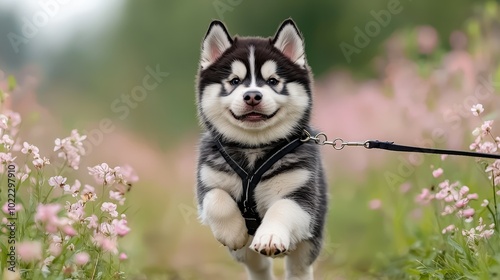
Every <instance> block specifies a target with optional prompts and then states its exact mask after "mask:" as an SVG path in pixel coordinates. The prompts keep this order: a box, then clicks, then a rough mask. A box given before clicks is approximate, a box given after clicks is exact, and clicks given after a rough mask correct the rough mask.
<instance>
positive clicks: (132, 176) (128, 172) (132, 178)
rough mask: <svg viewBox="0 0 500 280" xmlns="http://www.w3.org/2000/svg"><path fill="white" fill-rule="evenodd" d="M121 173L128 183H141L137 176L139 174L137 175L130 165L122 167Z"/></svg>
mask: <svg viewBox="0 0 500 280" xmlns="http://www.w3.org/2000/svg"><path fill="white" fill-rule="evenodd" d="M120 173H121V174H122V176H123V179H124V180H125V181H126V182H127V183H130V184H133V183H136V182H137V181H139V176H137V173H135V171H134V169H133V168H132V166H130V165H124V166H121V167H120Z"/></svg>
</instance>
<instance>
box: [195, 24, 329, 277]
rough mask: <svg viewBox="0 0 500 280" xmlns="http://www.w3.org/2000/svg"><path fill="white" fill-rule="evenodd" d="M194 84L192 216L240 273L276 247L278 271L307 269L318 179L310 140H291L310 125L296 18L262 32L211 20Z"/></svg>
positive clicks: (322, 199)
mask: <svg viewBox="0 0 500 280" xmlns="http://www.w3.org/2000/svg"><path fill="white" fill-rule="evenodd" d="M196 89H197V108H198V117H199V120H200V122H201V124H202V126H203V127H204V128H205V132H204V134H203V136H202V138H201V140H200V145H199V158H198V171H197V201H198V208H199V213H200V219H201V221H202V222H203V223H204V224H206V225H208V226H209V227H210V229H211V230H212V233H213V235H214V237H215V239H217V240H218V241H219V242H220V243H222V244H223V245H225V246H227V247H228V248H229V249H230V252H231V254H232V255H233V257H234V258H235V259H236V260H237V261H239V262H242V263H244V264H245V267H246V270H247V273H248V276H249V279H259V280H262V279H264V280H265V279H273V273H272V258H274V257H280V256H285V257H286V259H285V265H286V275H285V277H286V279H313V269H312V264H313V262H314V261H315V259H316V258H317V257H318V255H319V253H320V249H321V245H322V239H323V227H324V223H325V214H326V211H327V195H326V188H327V186H326V182H325V178H324V174H323V167H322V164H321V159H320V154H319V151H318V148H317V145H316V144H314V142H310V141H309V142H306V141H300V140H304V131H309V132H310V133H312V131H311V128H310V127H309V119H310V115H311V106H312V93H311V90H312V75H311V72H310V69H309V66H308V64H307V62H306V57H305V53H304V42H303V40H302V36H301V33H300V32H299V30H298V28H297V26H296V25H295V23H294V22H293V21H292V20H291V19H288V20H286V21H284V22H283V23H282V24H281V26H280V27H279V28H278V31H277V32H276V35H275V36H274V37H272V38H261V37H238V36H236V37H231V35H230V34H229V33H228V31H227V29H226V27H225V26H224V24H223V23H222V22H220V21H213V22H212V23H211V24H210V26H209V28H208V31H207V33H206V36H205V38H204V40H203V43H202V50H201V61H200V67H199V72H198V77H197V85H196ZM292 144H293V145H295V146H294V147H293V148H291V149H292V150H290V149H288V148H289V146H290V145H292ZM286 149H288V151H284V150H286ZM276 154H279V156H276ZM272 161H274V163H273V164H272V166H270V162H272ZM263 166H264V167H263ZM259 171H260V173H259ZM249 174H250V175H249ZM255 174H258V177H259V178H258V179H257V180H255V178H254V175H255ZM255 176H257V175H255ZM252 184H253V185H252ZM249 186H250V187H249ZM243 200H244V201H243ZM242 201H243V202H242ZM247 202H248V203H250V204H251V207H250V206H248V205H246V204H247ZM248 209H250V211H249V212H252V211H253V212H254V213H253V216H252V215H250V216H248V215H247V214H248V213H249V212H247V210H248ZM270 257H271V258H270Z"/></svg>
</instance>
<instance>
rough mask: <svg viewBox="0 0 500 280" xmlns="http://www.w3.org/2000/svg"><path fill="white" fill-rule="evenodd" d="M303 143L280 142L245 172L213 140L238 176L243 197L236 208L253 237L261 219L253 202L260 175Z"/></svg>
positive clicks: (297, 141)
mask: <svg viewBox="0 0 500 280" xmlns="http://www.w3.org/2000/svg"><path fill="white" fill-rule="evenodd" d="M303 143H304V141H302V139H300V138H296V139H293V140H291V141H288V140H287V141H282V142H281V143H279V144H278V145H277V146H276V148H274V149H273V150H272V151H270V152H269V153H268V154H266V155H265V156H264V157H263V158H261V159H259V160H258V161H257V162H256V163H255V167H254V168H253V170H251V171H250V172H249V171H246V170H245V169H243V167H241V166H240V165H239V164H238V163H237V162H236V161H235V160H234V159H233V158H232V157H231V156H230V155H229V154H228V153H227V152H226V150H225V149H224V147H223V146H222V143H221V142H220V138H216V139H215V145H216V146H217V149H218V150H219V152H220V154H221V155H222V157H223V158H224V159H225V160H226V162H227V163H228V164H229V166H231V168H232V169H233V170H234V172H236V174H238V176H240V178H241V183H242V187H243V196H242V198H241V199H240V200H239V201H237V204H238V208H239V209H240V212H241V215H242V216H243V218H244V219H245V224H246V227H247V230H248V234H250V235H254V234H255V231H257V228H258V227H259V226H260V223H261V221H262V220H261V218H260V216H259V213H258V212H257V203H256V202H255V196H254V193H255V188H256V187H257V184H259V182H260V180H261V178H262V175H264V173H265V172H266V171H267V170H269V168H271V166H273V164H275V163H276V162H277V161H278V160H280V159H281V158H282V157H284V156H285V155H286V154H288V153H289V152H291V151H293V150H294V149H295V148H297V147H299V146H300V145H302V144H303Z"/></svg>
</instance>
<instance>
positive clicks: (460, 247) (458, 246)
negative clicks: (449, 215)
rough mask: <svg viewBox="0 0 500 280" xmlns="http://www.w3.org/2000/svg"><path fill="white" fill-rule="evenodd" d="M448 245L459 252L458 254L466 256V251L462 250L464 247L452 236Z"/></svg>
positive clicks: (449, 237)
mask: <svg viewBox="0 0 500 280" xmlns="http://www.w3.org/2000/svg"><path fill="white" fill-rule="evenodd" d="M448 244H450V246H451V247H453V249H455V250H457V252H458V253H460V254H464V253H465V251H464V249H463V248H462V246H460V244H458V243H457V242H456V241H455V240H453V239H452V238H451V236H448Z"/></svg>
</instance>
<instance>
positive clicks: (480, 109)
mask: <svg viewBox="0 0 500 280" xmlns="http://www.w3.org/2000/svg"><path fill="white" fill-rule="evenodd" d="M470 110H471V111H472V114H473V115H474V116H479V114H481V113H482V112H484V108H483V105H482V104H476V105H474V106H472V108H470Z"/></svg>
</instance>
